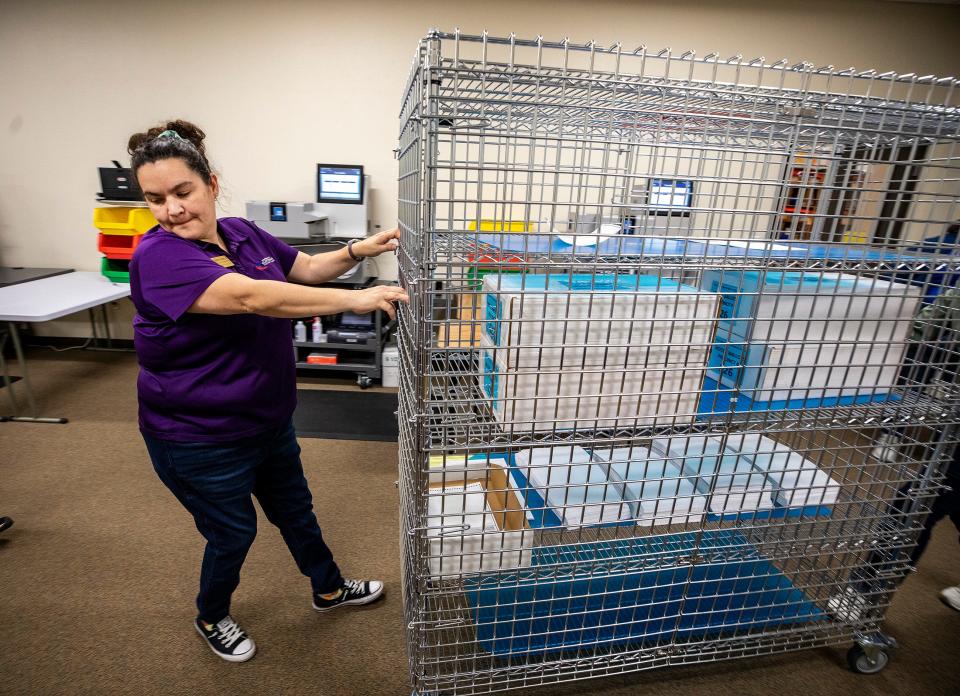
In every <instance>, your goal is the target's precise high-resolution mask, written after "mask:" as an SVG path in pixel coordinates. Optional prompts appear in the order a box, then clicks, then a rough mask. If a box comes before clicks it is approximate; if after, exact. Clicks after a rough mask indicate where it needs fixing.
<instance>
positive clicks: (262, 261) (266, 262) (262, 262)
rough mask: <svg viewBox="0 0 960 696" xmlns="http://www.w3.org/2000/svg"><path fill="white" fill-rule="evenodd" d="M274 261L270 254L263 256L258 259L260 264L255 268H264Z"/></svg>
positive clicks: (260, 269)
mask: <svg viewBox="0 0 960 696" xmlns="http://www.w3.org/2000/svg"><path fill="white" fill-rule="evenodd" d="M275 261H276V259H275V258H273V257H272V256H264V257H263V258H262V259H260V265H259V266H257V270H258V271H263V270H266V268H267V266H269V265H270V264H271V263H273V262H275Z"/></svg>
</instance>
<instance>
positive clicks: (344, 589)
mask: <svg viewBox="0 0 960 696" xmlns="http://www.w3.org/2000/svg"><path fill="white" fill-rule="evenodd" d="M382 595H383V583H382V582H380V581H379V580H344V581H343V585H342V586H341V587H340V590H339V591H338V594H337V595H336V596H335V597H333V598H331V599H325V598H324V597H323V596H322V595H321V594H320V593H319V592H314V593H313V608H314V609H316V610H317V611H330V610H331V609H336V608H337V607H342V606H350V605H353V606H358V605H361V604H370V603H371V602H375V601H377V599H379V598H380V597H381V596H382Z"/></svg>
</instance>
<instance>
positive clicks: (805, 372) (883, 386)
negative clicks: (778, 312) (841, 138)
mask: <svg viewBox="0 0 960 696" xmlns="http://www.w3.org/2000/svg"><path fill="white" fill-rule="evenodd" d="M904 348H905V346H904V345H902V344H901V345H896V344H887V343H881V344H877V345H873V346H871V345H869V344H852V343H832V344H820V345H817V344H813V345H809V344H787V345H783V344H781V345H769V344H766V343H754V344H751V345H749V346H744V345H743V344H733V345H726V344H725V343H724V341H723V340H722V339H721V338H720V337H719V336H718V337H717V342H716V347H715V349H714V350H713V351H712V352H711V354H710V365H709V367H710V369H709V370H708V372H707V376H708V377H710V378H712V379H717V378H718V377H719V383H720V386H721V387H726V388H732V389H736V388H739V390H740V396H741V398H745V399H749V400H750V401H753V402H759V403H769V402H781V401H787V400H794V399H806V400H816V401H814V402H813V403H819V402H822V401H823V400H825V399H836V398H837V397H844V396H856V395H859V394H876V395H884V394H887V393H888V392H889V391H890V390H891V389H892V388H893V387H894V386H895V385H896V380H897V373H898V371H899V369H900V362H901V360H902V359H903V352H904Z"/></svg>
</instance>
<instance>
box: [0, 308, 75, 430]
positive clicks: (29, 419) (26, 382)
mask: <svg viewBox="0 0 960 696" xmlns="http://www.w3.org/2000/svg"><path fill="white" fill-rule="evenodd" d="M7 327H8V328H9V329H10V339H11V340H12V341H13V350H14V352H15V353H16V354H17V364H18V365H19V366H20V373H21V378H22V381H23V391H24V393H26V395H27V404H28V406H29V407H30V412H31V413H32V414H33V415H32V416H17V415H14V416H11V417H9V418H6V420H8V421H17V422H19V423H57V424H62V423H66V422H67V419H66V418H42V417H41V416H39V415H38V413H39V411H38V409H37V402H36V400H35V399H34V398H33V389H32V388H31V387H30V376H29V374H28V373H27V360H26V358H24V357H23V347H22V346H21V345H20V336H19V334H18V333H17V325H16V323H14V322H12V321H10V322H7ZM8 388H9V387H8Z"/></svg>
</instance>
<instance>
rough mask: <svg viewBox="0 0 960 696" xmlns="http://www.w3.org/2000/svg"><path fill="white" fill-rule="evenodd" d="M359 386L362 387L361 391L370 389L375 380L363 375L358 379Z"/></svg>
mask: <svg viewBox="0 0 960 696" xmlns="http://www.w3.org/2000/svg"><path fill="white" fill-rule="evenodd" d="M357 384H359V385H360V388H361V389H368V388H370V387H372V386H373V380H372V379H370V378H369V377H365V376H363V375H361V376H359V377H357Z"/></svg>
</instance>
